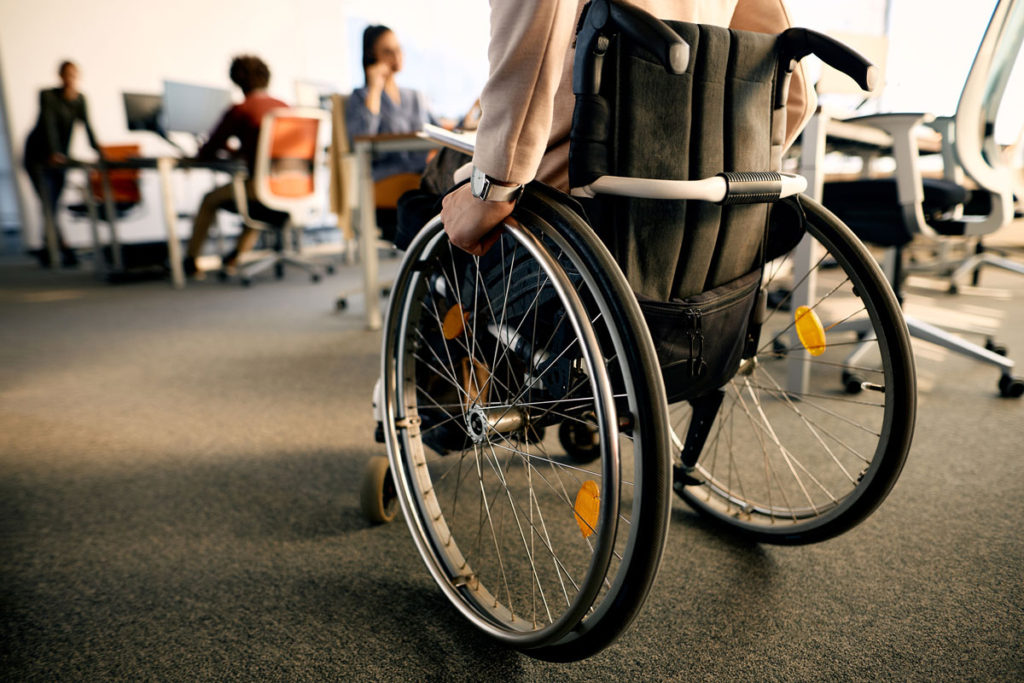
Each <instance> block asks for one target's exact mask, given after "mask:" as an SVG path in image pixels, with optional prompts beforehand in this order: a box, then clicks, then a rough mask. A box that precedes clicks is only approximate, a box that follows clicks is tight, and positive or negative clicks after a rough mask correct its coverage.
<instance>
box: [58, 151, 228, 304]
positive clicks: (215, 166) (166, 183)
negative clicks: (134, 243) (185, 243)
mask: <svg viewBox="0 0 1024 683" xmlns="http://www.w3.org/2000/svg"><path fill="white" fill-rule="evenodd" d="M67 166H68V167H69V168H80V169H83V170H86V171H98V172H99V174H100V178H101V179H102V183H103V201H104V204H105V207H104V208H105V212H106V215H107V222H108V223H109V224H110V236H111V245H110V246H111V252H112V255H113V261H114V268H120V267H121V255H120V241H119V240H118V237H117V214H116V212H115V210H114V202H113V197H112V193H111V189H110V178H109V176H108V175H107V173H106V172H107V171H108V170H117V169H131V170H136V169H137V170H147V169H148V170H156V171H157V172H158V173H159V174H160V195H161V198H162V204H163V212H164V229H165V230H166V233H167V259H168V261H169V262H170V267H171V282H172V283H173V285H174V288H175V289H182V288H183V287H184V286H185V272H184V269H183V268H182V264H181V260H182V258H181V242H180V241H179V240H178V214H177V211H176V210H175V207H174V191H173V172H174V170H175V169H181V170H187V169H193V168H197V169H207V170H212V171H221V172H223V173H227V174H229V175H231V177H232V184H233V186H234V191H235V201H236V202H243V201H246V199H245V179H246V178H247V177H248V171H247V170H246V168H245V164H244V163H243V162H241V161H237V160H213V161H206V160H200V159H184V158H179V157H140V158H137V159H121V160H118V161H106V162H103V163H100V162H98V161H93V162H86V161H77V160H69V161H68V163H67ZM85 197H86V203H87V204H88V206H89V211H90V219H91V221H92V238H93V245H94V246H95V248H96V250H97V253H96V255H95V264H96V268H97V273H100V272H101V270H100V269H102V268H103V265H102V259H101V258H100V255H99V231H98V229H97V222H98V216H97V213H96V211H95V205H94V201H93V197H92V192H91V191H90V190H87V191H86V192H85ZM46 229H47V232H48V235H53V234H54V233H53V232H52V231H53V230H54V227H53V225H52V224H50V223H48V224H47V226H46ZM50 244H51V245H55V244H56V242H55V240H53V239H52V238H51V239H50ZM53 262H55V261H53V260H52V256H51V263H53Z"/></svg>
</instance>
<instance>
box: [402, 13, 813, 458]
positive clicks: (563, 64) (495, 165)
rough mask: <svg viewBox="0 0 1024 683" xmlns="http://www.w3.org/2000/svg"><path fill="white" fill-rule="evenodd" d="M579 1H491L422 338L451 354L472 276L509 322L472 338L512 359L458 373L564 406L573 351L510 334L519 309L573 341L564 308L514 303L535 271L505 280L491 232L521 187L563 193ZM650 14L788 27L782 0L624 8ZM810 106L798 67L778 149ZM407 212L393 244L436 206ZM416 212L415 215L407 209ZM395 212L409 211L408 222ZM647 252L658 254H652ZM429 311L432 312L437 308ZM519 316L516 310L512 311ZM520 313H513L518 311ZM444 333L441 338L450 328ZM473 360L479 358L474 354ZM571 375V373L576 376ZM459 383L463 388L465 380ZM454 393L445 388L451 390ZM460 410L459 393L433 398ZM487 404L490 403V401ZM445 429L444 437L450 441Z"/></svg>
mask: <svg viewBox="0 0 1024 683" xmlns="http://www.w3.org/2000/svg"><path fill="white" fill-rule="evenodd" d="M585 4H586V3H585V2H582V1H581V2H576V1H575V0H573V1H571V2H565V1H563V2H531V3H529V5H530V6H529V7H524V6H522V5H521V4H517V3H510V2H509V3H501V2H499V3H495V5H494V7H493V9H492V40H491V45H490V60H491V75H490V78H489V80H488V82H487V84H486V85H485V87H484V89H483V93H482V96H481V99H480V106H481V110H482V116H481V119H480V121H479V127H478V129H477V144H476V150H475V153H474V156H473V158H472V161H471V163H469V164H466V165H465V166H464V167H463V168H461V169H459V170H458V171H457V172H456V173H455V178H456V179H460V180H464V179H465V177H466V176H467V175H470V176H472V177H471V180H470V182H469V183H463V184H461V185H459V186H457V187H456V188H455V189H454V190H451V191H450V192H448V193H447V194H445V195H444V197H443V201H442V209H441V218H442V221H443V223H444V229H445V232H446V233H447V234H448V237H449V239H450V241H451V243H452V244H453V245H455V246H456V247H459V249H461V250H462V255H461V256H460V255H458V254H456V255H454V256H453V258H452V263H451V264H449V266H448V267H447V268H446V270H447V271H449V272H448V275H447V276H446V277H445V278H444V280H445V281H446V282H444V283H440V284H441V289H446V290H447V291H445V298H446V299H447V301H446V304H445V305H447V306H449V308H448V315H447V316H445V324H444V325H443V326H437V327H438V329H431V328H430V327H429V326H428V327H427V329H425V330H424V339H425V340H426V343H427V346H428V347H430V348H431V349H432V353H435V354H437V355H438V356H440V355H443V354H445V353H447V354H449V355H450V354H451V353H453V352H452V351H451V350H449V349H450V348H451V347H452V345H446V340H451V339H452V338H453V335H455V334H456V331H455V329H454V328H455V327H459V326H463V325H472V324H473V322H472V321H470V320H469V314H468V313H467V312H466V311H468V310H470V309H471V308H472V307H473V306H474V304H475V305H480V304H479V302H478V301H474V298H475V297H479V294H478V293H477V287H476V285H477V283H476V282H474V281H473V277H474V275H473V274H474V273H481V274H483V275H482V277H483V279H484V280H485V282H483V287H482V290H483V292H484V295H485V296H486V301H488V302H489V304H488V305H489V306H490V307H491V308H492V309H493V310H497V309H498V308H499V303H498V302H499V300H501V299H503V298H504V301H503V302H502V304H501V305H503V309H502V310H503V311H504V313H503V315H504V316H507V319H506V320H505V321H504V323H503V324H501V325H496V324H495V323H494V322H493V321H492V322H491V323H490V324H489V325H487V327H490V328H495V327H501V328H502V329H489V330H488V331H489V334H487V333H477V334H474V335H473V338H474V340H475V341H474V343H475V344H480V345H495V344H496V345H502V346H507V347H509V348H510V349H511V350H512V352H511V353H498V352H491V350H490V349H487V348H485V349H482V351H483V353H482V354H480V353H474V354H472V355H482V356H483V357H487V358H490V357H494V358H499V359H501V362H502V363H503V364H505V365H506V366H509V365H513V366H515V367H514V368H509V367H504V368H497V367H491V368H473V367H470V366H467V367H466V370H465V374H466V377H467V378H469V377H470V375H471V374H472V373H479V372H483V373H488V374H494V373H499V374H500V373H508V372H511V373H512V374H514V375H516V376H519V377H522V376H524V375H525V376H535V377H537V378H543V379H538V380H537V381H536V382H535V384H534V389H535V390H536V391H540V392H545V393H546V394H547V395H548V396H549V398H551V399H552V400H555V401H557V400H559V399H561V398H563V397H564V396H565V395H566V393H567V392H568V391H569V387H571V386H573V384H574V381H573V373H574V368H575V366H576V362H575V361H576V360H577V359H576V358H574V357H573V356H572V355H571V354H563V355H559V356H558V357H557V358H535V357H534V353H533V351H532V348H531V345H530V344H529V343H528V341H526V340H524V339H523V338H522V337H523V335H519V334H517V333H516V332H515V330H516V329H517V325H521V323H522V318H521V317H520V316H523V315H525V314H526V311H527V310H530V311H531V315H533V316H534V321H533V323H532V324H534V325H536V326H537V327H539V328H540V329H541V330H542V332H540V333H539V334H540V335H541V336H544V337H545V340H544V341H545V342H546V345H548V346H552V345H553V346H554V347H555V348H558V347H560V346H561V344H560V343H559V340H560V338H561V337H564V336H565V335H569V334H571V330H570V328H569V325H568V324H563V322H564V321H563V315H564V311H562V310H561V309H560V304H559V302H558V300H557V299H556V298H555V297H554V295H553V293H551V292H550V291H547V292H546V293H545V292H542V293H541V294H540V300H538V299H536V298H534V299H530V297H529V296H528V294H529V293H530V287H529V284H525V285H524V286H523V297H522V299H523V300H522V301H521V302H519V301H517V299H516V291H515V290H516V286H517V283H531V282H533V281H534V280H535V279H536V278H535V276H536V275H537V273H535V272H523V269H524V268H526V267H527V266H526V264H524V263H520V264H518V270H516V272H515V275H514V277H512V278H511V280H512V281H511V282H509V281H507V280H508V279H509V278H510V273H511V272H512V266H513V264H512V263H510V262H509V261H510V259H512V260H514V257H513V256H510V254H512V253H514V252H513V250H512V249H509V250H506V249H500V248H499V249H492V247H493V246H494V245H495V244H496V243H497V242H498V240H499V239H501V235H500V231H499V230H495V229H494V228H495V226H498V225H500V224H501V222H502V221H504V220H505V219H507V218H508V216H509V215H510V214H511V212H512V211H513V209H514V207H515V204H516V200H517V199H518V197H519V196H520V195H521V193H522V191H523V188H524V186H525V185H526V184H528V183H530V182H532V181H534V180H536V181H539V182H542V183H545V184H547V185H549V186H552V187H554V188H556V189H558V190H560V191H562V192H567V191H568V190H569V171H568V166H569V138H570V129H571V127H572V124H573V108H574V94H573V90H572V68H573V48H574V46H573V33H574V30H575V28H576V26H577V24H578V22H579V17H580V14H581V12H582V11H583V7H584V5H585ZM632 4H634V5H636V6H637V7H640V8H642V9H646V10H647V11H649V12H651V13H652V14H655V15H657V16H661V17H666V18H670V19H678V20H683V21H700V22H704V23H709V24H718V25H728V26H731V27H733V28H737V29H743V30H755V31H761V32H765V33H777V32H779V31H782V30H784V29H785V28H787V27H788V26H789V20H788V16H787V14H786V9H785V6H784V5H783V3H782V0H740V1H739V2H733V3H726V5H725V6H716V7H714V8H709V7H707V6H706V3H705V4H701V3H698V2H684V3H679V2H663V1H659V0H653V1H652V0H645V1H641V2H635V3H632ZM534 74H537V78H536V80H535V82H533V83H532V85H531V86H530V87H524V84H523V79H524V78H527V77H530V78H532V77H533V75H534ZM813 108H814V94H813V91H812V90H810V89H809V87H808V84H807V80H806V79H805V78H804V76H803V72H802V70H801V69H800V68H799V67H797V68H796V70H795V72H794V74H793V78H792V80H791V83H790V91H789V95H788V98H787V109H788V112H787V122H788V124H789V125H788V126H787V130H786V145H787V146H788V145H789V144H791V143H792V142H793V140H794V139H795V138H796V136H797V134H798V133H799V131H800V129H801V128H802V127H803V125H804V123H805V122H806V120H807V119H808V118H809V116H810V113H811V112H812V111H813ZM404 199H409V200H411V201H410V202H409V203H408V204H406V205H405V206H403V205H402V204H400V216H399V233H400V234H399V237H400V238H401V237H402V235H401V233H402V230H403V228H402V225H403V224H405V223H408V224H410V225H412V224H416V225H422V224H423V222H424V220H425V218H429V216H431V215H433V212H434V207H435V204H434V197H432V196H430V195H429V194H427V195H425V194H424V193H419V195H418V196H417V197H416V198H411V197H408V196H407V197H406V198H404ZM413 202H415V203H416V205H415V207H414V208H410V206H409V205H410V204H413ZM403 212H408V213H410V214H413V217H412V218H411V219H410V218H409V217H408V216H403V215H402V214H403ZM406 237H407V239H403V242H402V244H401V247H402V248H404V247H405V246H407V245H408V241H411V237H412V236H411V235H408V236H406ZM652 246H653V247H654V248H655V249H657V248H659V247H658V245H652ZM470 256H476V257H479V258H480V261H479V265H478V267H477V268H475V269H473V268H470V267H468V265H469V263H470V262H471V258H470ZM563 265H564V266H566V269H567V271H568V274H569V277H570V279H571V280H572V279H574V278H575V277H578V275H574V274H573V273H572V268H571V266H570V265H568V264H563ZM431 305H434V306H436V305H437V303H436V302H433V303H432V304H431ZM520 309H522V310H521V311H520ZM517 311H519V313H518V314H517ZM449 322H450V323H451V325H452V326H453V328H452V329H447V330H445V329H440V328H441V327H445V328H447V327H448V324H449ZM454 348H455V349H456V351H455V353H462V354H463V355H465V358H458V359H454V362H455V364H456V366H458V364H459V363H463V362H465V363H472V362H475V361H471V360H470V359H469V356H470V355H471V354H470V350H469V349H465V350H462V351H460V350H459V347H458V346H457V345H455V346H454ZM474 351H477V350H476V349H474ZM420 372H421V373H424V375H425V376H424V377H421V378H420V380H421V381H422V382H423V383H424V384H425V385H426V386H436V387H437V388H438V390H439V391H440V387H442V386H443V385H444V384H445V383H444V382H432V378H431V377H429V376H426V375H429V370H426V369H425V368H423V367H421V368H420ZM576 372H578V371H576ZM483 383H484V384H486V386H488V387H492V388H493V390H494V391H500V388H495V387H499V386H500V384H501V383H500V382H483ZM466 384H467V386H468V384H470V382H469V380H468V379H467V380H466ZM453 391H454V389H452V388H449V390H448V392H449V393H452V392H453ZM435 398H436V399H438V401H439V402H440V403H442V404H443V403H444V402H445V401H444V399H449V400H452V401H455V402H457V401H458V397H457V396H455V395H452V396H445V395H444V393H443V392H442V393H441V394H439V395H438V396H437V397H435ZM488 398H489V399H490V400H494V399H495V397H494V396H491V397H488ZM421 417H423V419H424V422H425V424H426V425H427V426H430V423H431V422H437V423H445V422H447V420H445V418H444V416H443V415H440V414H438V415H432V414H431V411H429V410H423V411H421ZM449 432H450V433H449ZM461 440H462V435H461V433H460V431H459V430H458V429H455V428H452V429H449V430H445V428H444V427H441V428H438V429H436V430H434V432H433V433H432V435H431V437H430V438H429V443H431V445H432V447H434V449H435V450H437V451H438V452H444V451H446V450H448V449H452V450H454V449H457V448H459V447H461V445H462V443H461Z"/></svg>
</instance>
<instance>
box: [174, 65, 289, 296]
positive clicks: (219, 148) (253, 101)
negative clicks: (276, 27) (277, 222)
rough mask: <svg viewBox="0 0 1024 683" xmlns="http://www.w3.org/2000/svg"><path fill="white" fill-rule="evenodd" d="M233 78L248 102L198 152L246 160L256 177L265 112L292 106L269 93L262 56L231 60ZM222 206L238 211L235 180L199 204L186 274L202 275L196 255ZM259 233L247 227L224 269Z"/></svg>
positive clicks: (231, 112)
mask: <svg viewBox="0 0 1024 683" xmlns="http://www.w3.org/2000/svg"><path fill="white" fill-rule="evenodd" d="M230 76H231V81H232V82H233V83H234V84H235V85H237V86H238V87H239V88H241V89H242V93H243V94H244V95H245V101H243V102H242V103H241V104H236V105H235V106H233V107H231V108H230V109H228V110H227V112H225V113H224V117H223V118H222V119H221V120H220V123H218V124H217V126H216V127H215V128H214V129H213V131H212V132H211V133H210V137H209V139H208V140H207V141H206V143H205V144H204V145H203V146H202V147H200V148H199V152H198V154H197V155H196V156H197V158H199V159H217V158H221V157H224V156H232V157H237V158H241V159H244V160H245V163H246V165H247V166H248V169H249V177H250V178H252V176H253V167H254V166H255V163H256V142H257V140H259V135H260V122H261V121H262V120H263V116H264V114H266V113H267V112H269V111H270V110H272V109H277V108H280V107H287V106H288V105H287V104H285V103H284V102H282V101H281V100H279V99H276V98H274V97H271V96H270V95H268V94H267V86H268V85H269V84H270V69H269V68H268V67H267V65H266V64H265V63H264V62H263V60H262V59H260V58H259V57H255V56H252V55H241V56H238V57H235V58H234V60H232V62H231V70H230ZM232 138H234V139H237V140H238V147H237V149H235V150H232V149H230V148H229V146H228V142H229V141H230V140H231V139H232ZM246 192H247V194H248V195H249V196H250V197H251V196H252V195H253V193H252V186H251V181H250V182H249V183H247V185H246ZM254 204H255V201H254V200H250V202H249V208H250V211H252V210H253V208H254V207H253V205H254ZM219 209H225V210H234V193H233V191H232V187H231V183H228V184H226V185H223V186H221V187H218V188H216V189H215V190H212V191H211V192H209V193H208V194H207V195H206V196H205V197H203V202H202V204H200V206H199V212H198V213H197V214H196V218H195V222H194V223H193V225H192V238H191V239H190V240H189V244H188V251H187V255H186V256H185V262H184V268H185V273H186V274H187V275H189V276H191V277H197V276H201V271H199V269H198V268H197V267H196V258H198V256H199V254H200V253H201V252H202V249H203V243H204V242H206V236H207V234H208V233H209V232H210V226H211V225H212V224H213V221H214V219H215V217H216V215H217V211H218V210H219ZM257 236H258V233H257V231H255V230H253V229H252V228H248V227H246V228H244V229H243V230H242V234H241V235H240V236H239V238H238V243H237V245H236V246H235V249H234V250H232V251H231V253H230V254H228V255H226V256H225V257H224V259H223V265H224V268H225V269H227V270H230V269H232V268H234V267H235V265H236V264H237V263H238V257H239V255H240V254H242V253H244V252H246V251H248V250H249V249H251V248H252V246H253V244H254V243H255V242H256V238H257Z"/></svg>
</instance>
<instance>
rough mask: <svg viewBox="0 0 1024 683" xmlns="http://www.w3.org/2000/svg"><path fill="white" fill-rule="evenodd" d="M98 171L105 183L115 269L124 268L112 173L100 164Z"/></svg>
mask: <svg viewBox="0 0 1024 683" xmlns="http://www.w3.org/2000/svg"><path fill="white" fill-rule="evenodd" d="M97 171H98V172H99V174H100V181H101V182H102V184H103V205H104V208H106V210H107V225H109V226H110V252H111V254H112V255H113V257H114V259H113V260H114V270H121V269H123V268H124V260H123V259H122V258H121V240H119V239H118V236H117V209H116V207H115V206H114V191H113V189H112V188H111V187H110V174H109V173H108V172H107V169H106V168H105V167H104V166H99V167H98V168H97ZM87 191H88V190H87Z"/></svg>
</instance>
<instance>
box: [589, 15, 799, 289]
mask: <svg viewBox="0 0 1024 683" xmlns="http://www.w3.org/2000/svg"><path fill="white" fill-rule="evenodd" d="M665 23H666V24H668V25H669V26H670V27H671V28H672V29H673V30H675V31H676V32H677V33H678V34H679V36H680V37H681V38H683V40H685V41H686V42H687V43H688V44H689V46H690V60H689V65H688V66H687V68H686V71H685V72H684V73H681V74H672V73H669V72H667V71H666V69H665V68H664V67H663V66H662V64H661V62H660V61H659V59H658V58H657V57H656V56H655V55H653V54H652V53H651V52H650V51H649V50H648V48H647V47H645V46H644V45H641V44H637V43H636V42H631V41H630V40H629V38H628V37H627V36H625V35H624V34H617V35H614V36H612V37H611V39H610V41H609V42H608V45H607V52H606V53H605V54H604V58H603V60H601V64H600V67H599V68H600V86H599V90H598V92H597V93H596V94H584V95H579V94H578V95H577V100H576V110H575V112H574V117H573V130H572V144H571V147H570V157H569V164H570V166H569V168H570V171H569V172H570V184H571V185H572V186H573V187H578V186H582V185H585V184H587V183H589V182H592V181H593V180H594V179H595V178H597V177H599V176H601V175H619V176H631V177H643V178H665V179H673V180H690V179H699V178H706V177H710V176H714V175H715V174H717V173H721V172H730V171H739V172H756V171H777V170H779V169H780V166H781V153H782V145H783V140H784V135H785V123H786V122H785V107H784V98H781V97H779V93H780V92H783V93H784V92H785V90H784V87H783V86H784V85H785V84H784V83H779V82H778V81H779V80H780V79H783V78H785V74H786V70H785V69H780V68H779V60H780V56H779V55H780V47H779V43H780V38H779V37H778V36H775V35H767V34H761V33H752V32H747V31H737V30H731V29H727V28H722V27H718V26H706V25H698V24H689V23H680V22H671V21H669V22H665ZM586 208H587V212H588V215H589V217H590V219H591V222H592V224H593V226H594V229H595V230H596V231H597V232H598V234H599V235H600V236H601V238H602V240H603V241H604V242H605V244H606V245H607V246H608V248H609V249H610V250H611V252H612V254H613V255H614V256H615V258H616V260H617V261H618V263H619V265H620V267H621V268H622V270H623V272H624V273H625V275H626V278H627V279H628V280H629V282H630V284H631V286H632V287H633V289H634V291H636V292H637V293H638V294H639V295H640V296H642V297H646V298H650V299H654V300H659V301H669V300H671V299H680V298H686V297H690V296H693V295H695V294H699V293H701V292H706V291H709V290H711V289H714V288H716V287H719V286H720V285H722V284H725V283H727V282H730V281H732V280H735V279H737V278H739V277H741V276H743V275H745V274H747V273H750V272H751V271H752V270H754V269H758V268H759V267H760V264H761V260H762V256H763V245H764V241H765V233H766V230H767V222H768V212H769V205H768V204H744V205H733V206H720V205H717V204H713V203H710V202H702V201H692V200H691V201H681V200H655V199H636V198H623V197H613V196H598V197H597V198H595V199H593V200H590V201H589V203H587V206H586Z"/></svg>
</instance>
